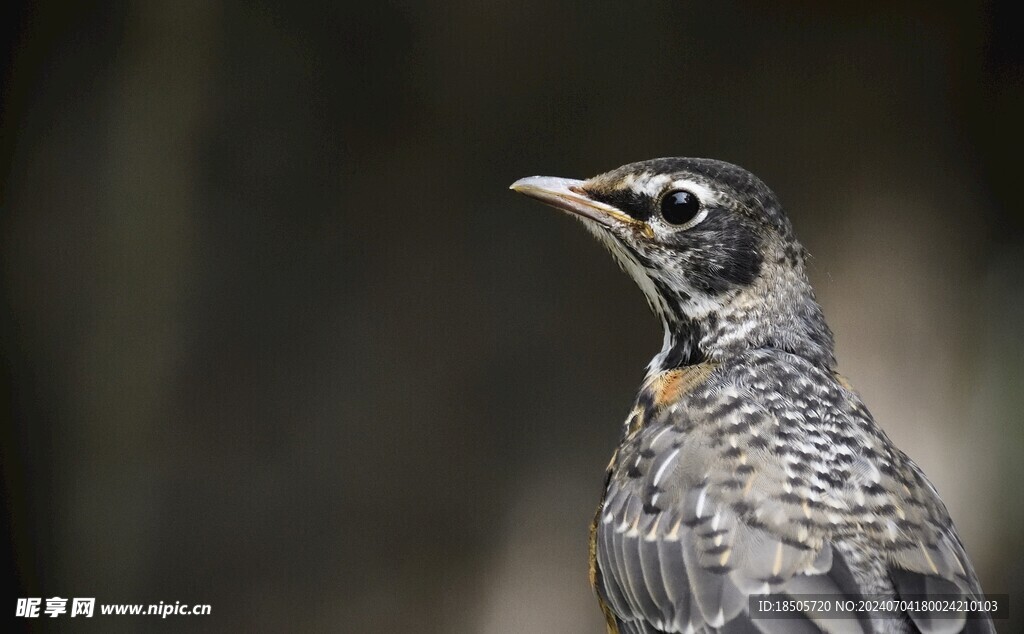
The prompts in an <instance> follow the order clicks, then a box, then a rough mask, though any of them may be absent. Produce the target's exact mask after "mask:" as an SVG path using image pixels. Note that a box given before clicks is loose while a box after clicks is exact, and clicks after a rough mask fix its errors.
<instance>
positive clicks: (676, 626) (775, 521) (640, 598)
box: [593, 349, 991, 632]
mask: <svg viewBox="0 0 1024 634" xmlns="http://www.w3.org/2000/svg"><path fill="white" fill-rule="evenodd" d="M594 540H595V543H594V546H595V548H594V552H595V561H594V562H593V565H594V568H595V574H594V579H595V584H596V588H597V591H598V593H599V595H600V596H601V598H602V599H603V602H604V603H605V609H606V613H609V615H610V617H611V619H610V622H611V623H613V624H614V625H613V627H618V629H619V631H620V632H687V631H705V630H707V631H716V630H717V629H719V628H722V629H723V630H725V631H729V630H732V629H736V628H740V627H744V626H745V627H746V628H753V629H741V630H739V631H753V632H761V631H765V632H768V631H786V632H788V631H821V630H824V631H836V632H860V631H891V632H903V631H917V630H922V631H934V632H946V631H949V632H955V631H961V629H962V628H963V626H964V625H965V621H964V619H963V617H962V616H960V617H954V618H949V615H943V616H944V617H946V618H942V619H934V618H932V617H933V616H936V615H928V614H925V613H910V614H908V613H906V612H900V613H897V614H893V615H891V617H889V618H883V619H875V620H874V621H873V622H869V620H868V618H867V617H865V616H863V615H862V617H861V619H860V620H858V619H856V618H835V617H837V616H838V615H836V614H833V615H831V616H829V615H825V614H815V613H813V612H812V613H806V612H799V613H797V614H793V615H791V616H794V617H796V618H795V620H794V619H786V620H776V619H758V620H756V621H754V620H752V619H751V614H750V612H749V607H750V604H749V597H750V596H752V595H754V596H758V595H764V594H769V593H770V594H771V595H773V597H775V598H779V599H787V598H789V599H791V598H797V599H800V598H801V597H803V598H813V597H810V596H809V595H817V594H820V595H829V596H831V597H835V598H836V599H840V598H845V599H847V600H851V601H857V600H860V599H862V598H879V597H881V598H900V597H913V598H923V597H925V596H934V597H938V596H940V595H941V596H944V597H946V598H950V597H949V595H957V596H964V597H966V598H971V597H975V598H977V597H980V595H981V592H980V588H979V585H978V582H977V579H976V577H975V575H974V572H973V570H972V569H971V566H970V563H969V560H968V559H967V557H966V555H965V554H964V550H963V547H962V546H961V544H960V541H959V539H958V537H957V535H956V533H955V529H954V527H953V525H952V522H951V521H950V519H949V516H948V514H947V512H946V509H945V507H944V506H943V505H942V503H941V501H940V500H939V498H938V496H937V495H936V493H935V491H934V489H933V488H932V486H931V485H930V484H929V483H928V482H927V480H925V478H924V476H923V475H922V474H921V472H920V470H919V469H918V468H917V467H916V466H915V465H914V464H913V463H912V462H911V461H910V460H909V459H908V458H907V457H906V456H905V455H904V454H903V453H902V452H900V451H899V450H898V449H896V448H895V447H894V446H893V445H892V443H891V442H890V441H889V439H888V438H887V437H886V436H885V434H884V433H883V432H882V431H881V430H880V429H879V428H878V427H877V426H876V425H875V423H874V421H873V420H872V418H871V415H870V413H869V412H868V411H867V410H866V408H865V407H864V405H863V404H862V403H861V401H860V399H859V398H858V397H857V395H856V394H855V393H854V392H853V391H852V390H850V389H849V388H848V386H847V385H846V383H845V381H844V380H843V379H842V378H841V377H839V376H838V375H835V374H833V373H831V372H829V371H826V370H823V369H822V368H820V367H818V366H816V365H814V364H812V363H810V362H808V361H806V360H804V359H803V358H801V357H799V356H797V355H793V354H789V353H786V352H782V351H778V350H771V349H763V350H752V351H748V352H746V353H744V354H741V355H738V356H736V357H733V358H730V359H727V360H723V361H721V362H719V363H702V364H699V365H694V366H687V367H683V368H678V369H673V370H669V371H666V372H661V373H658V374H655V375H654V376H652V377H650V378H649V379H648V380H647V381H646V382H645V384H644V386H643V388H642V389H641V391H640V393H639V396H638V398H637V402H636V406H635V408H634V409H633V411H632V412H631V413H630V415H629V418H628V419H627V421H626V428H625V430H624V437H623V441H622V443H621V445H620V447H619V449H618V451H617V452H616V457H615V459H614V460H613V463H612V465H611V467H610V474H609V480H608V488H607V491H606V494H605V499H604V501H603V503H602V505H601V508H600V510H599V512H598V516H597V518H596V520H595V531H594ZM967 625H969V627H968V630H970V629H971V627H977V628H980V629H979V630H978V631H991V630H990V628H991V625H990V624H989V622H987V621H984V620H972V621H967Z"/></svg>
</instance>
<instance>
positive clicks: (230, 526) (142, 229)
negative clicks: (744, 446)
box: [0, 0, 1024, 634]
mask: <svg viewBox="0 0 1024 634" xmlns="http://www.w3.org/2000/svg"><path fill="white" fill-rule="evenodd" d="M849 4H850V3H843V6H839V5H838V3H837V5H836V6H821V3H813V2H766V1H759V2H661V3H624V2H612V1H610V0H608V1H606V0H590V1H588V2H570V1H567V0H555V1H552V0H544V1H540V0H524V1H521V2H494V1H487V2H470V1H468V0H466V1H462V2H420V1H414V0H407V1H401V2H399V1H383V2H336V1H331V2H307V3H283V2H282V3H267V2H245V3H242V2H225V1H223V0H214V1H210V2H197V3H171V2H78V3H73V4H72V3H69V4H63V3H40V4H33V3H19V2H8V3H5V4H4V8H3V16H2V18H0V29H2V30H3V32H4V35H5V38H4V49H3V51H4V53H6V63H5V64H4V69H5V70H4V72H5V75H4V78H3V86H2V88H3V94H2V108H3V110H2V126H3V128H2V139H0V161H2V163H0V166H2V174H3V181H2V188H3V189H2V190H0V204H2V218H0V238H2V245H0V258H2V259H0V263H2V306H0V309H2V310H0V326H2V327H0V346H2V361H3V364H2V371H3V381H2V385H0V390H2V391H0V405H2V409H0V417H2V438H3V455H2V458H3V483H4V484H3V486H4V490H3V493H4V502H5V504H4V520H5V521H4V528H5V530H6V531H7V532H8V534H9V542H8V543H9V546H8V547H7V548H6V549H5V550H4V558H5V559H6V560H7V563H8V564H9V565H8V566H7V568H6V569H7V570H8V571H9V574H10V580H11V582H12V584H13V586H8V587H13V588H14V589H15V590H14V591H13V592H10V591H9V594H8V598H7V599H6V601H7V602H9V603H8V604H7V605H8V607H7V608H5V609H11V604H13V603H14V599H15V598H16V597H20V596H39V597H51V596H55V595H59V596H64V597H67V596H95V597H97V600H98V601H100V602H140V603H155V602H158V601H165V602H169V603H173V602H174V601H181V602H183V603H209V604H211V605H212V611H213V613H212V615H211V616H209V617H172V618H169V619H168V620H166V621H160V620H159V619H154V618H145V617H137V618H134V619H133V618H127V617H122V618H112V617H108V618H105V619H103V618H94V619H93V621H91V622H88V623H83V622H81V620H75V621H72V620H71V619H69V618H68V617H64V618H62V619H57V620H56V621H54V622H44V621H43V620H42V619H41V620H38V621H33V622H28V621H20V622H18V623H16V626H17V627H18V628H33V629H36V630H50V629H53V630H62V631H104V632H109V631H151V630H156V631H209V632H213V631H216V632H223V631H344V632H397V631H407V632H408V631H414V632H482V633H485V634H490V633H504V632H551V633H576V632H580V633H583V632H599V631H601V619H600V615H599V612H598V610H597V607H596V603H595V601H594V600H593V597H592V595H591V591H590V589H589V587H588V585H587V581H586V565H587V564H586V535H587V526H588V523H589V521H590V518H591V515H592V512H593V508H594V506H595V504H596V503H597V501H598V498H599V496H600V492H601V486H602V470H603V467H604V466H605V464H606V463H607V461H608V458H609V456H610V454H611V451H612V449H613V447H614V445H615V443H616V440H617V435H618V431H619V425H620V422H621V420H622V418H623V416H624V415H625V413H626V410H627V409H628V407H629V404H630V402H631V399H632V397H633V395H634V391H635V389H636V387H637V386H638V384H639V382H640V380H641V378H642V375H643V368H644V365H645V364H646V363H647V361H648V360H649V358H650V357H651V356H652V355H653V354H654V353H655V352H656V351H657V349H658V348H659V346H660V341H661V333H660V332H659V326H658V323H657V321H656V320H655V318H654V317H653V316H651V315H650V314H649V313H648V310H647V307H646V305H645V302H644V301H643V298H642V295H641V294H640V292H639V291H638V290H636V289H635V288H634V287H633V285H632V283H631V282H630V281H629V280H628V279H627V278H626V277H625V276H624V275H622V274H621V273H620V272H619V271H617V269H616V266H615V264H614V263H613V261H612V260H611V258H610V257H609V256H608V255H607V254H606V253H604V252H603V251H602V249H601V248H600V247H599V246H598V245H597V244H596V243H594V242H593V240H592V239H591V238H590V237H589V236H588V235H586V233H585V232H584V231H582V230H581V227H580V226H578V225H577V224H576V223H574V222H573V221H572V220H571V219H568V218H566V217H564V216H561V215H559V214H557V213H556V212H554V211H552V210H549V209H546V208H543V207H541V206H540V205H537V204H536V203H534V202H531V201H528V200H526V199H524V198H521V197H516V196H514V195H513V194H511V193H510V192H508V191H507V187H508V185H509V183H511V182H512V181H513V180H515V179H516V178H519V177H521V176H526V175H533V174H548V175H559V176H573V177H586V176H589V175H593V174H595V173H597V172H600V171H604V170H606V169H609V168H613V167H616V166H618V165H619V164H622V163H625V162H629V161H633V160H639V159H645V158H651V157H655V156H665V155H688V156H710V157H715V158H721V159H726V160H730V161H733V162H736V163H739V164H741V165H744V166H746V167H748V168H749V169H751V170H752V171H754V172H755V173H757V174H759V175H760V176H762V178H764V180H765V181H767V182H768V183H769V184H770V185H771V186H772V187H773V188H774V189H775V190H776V191H777V192H778V194H779V195H780V197H781V198H782V200H783V202H784V204H785V205H786V206H787V208H788V210H789V213H790V215H791V216H792V218H793V219H794V223H795V226H796V228H797V232H798V234H799V235H800V236H801V238H802V239H803V241H804V242H805V244H806V245H807V247H808V248H809V250H810V251H811V253H812V254H813V256H814V257H813V261H812V271H811V273H812V276H813V281H814V282H815V285H816V288H817V291H818V294H819V297H820V299H821V301H822V303H823V304H824V307H825V310H826V315H827V316H828V318H829V320H830V323H831V325H832V327H833V329H834V330H835V333H836V336H837V339H838V352H839V358H840V363H841V368H842V369H843V371H844V372H845V373H846V374H847V375H848V376H849V377H850V378H851V380H852V381H853V382H854V383H855V385H857V386H858V388H859V390H860V391H861V393H862V395H863V396H864V398H865V400H866V401H867V403H868V404H869V406H870V407H871V409H872V411H873V412H874V414H875V415H876V417H877V418H878V420H879V421H880V423H881V424H882V426H883V427H884V428H885V430H886V431H887V432H888V433H889V434H890V436H891V437H892V438H893V439H894V440H895V441H896V442H897V443H898V444H899V445H900V446H901V447H902V448H904V449H905V450H906V451H907V452H908V453H909V454H910V455H911V456H912V457H913V458H914V459H915V460H916V461H917V462H918V463H919V464H921V465H922V466H923V468H924V469H925V471H926V472H927V473H928V474H929V475H930V477H931V478H932V480H933V481H934V482H935V484H936V486H937V487H938V489H939V491H940V492H941V493H942V495H943V497H944V499H945V501H946V503H947V505H948V506H949V508H950V511H951V513H952V515H953V517H954V519H955V521H956V523H957V525H958V526H959V528H960V531H961V534H962V536H963V538H964V540H965V542H966V544H967V548H968V550H969V552H970V553H971V554H972V556H973V558H974V561H975V564H976V567H977V568H978V571H979V573H980V575H981V577H982V580H983V583H984V586H985V588H986V589H987V590H988V591H989V592H993V593H1004V592H1005V593H1010V594H1011V595H1012V597H1011V609H1010V611H1011V615H1012V616H1013V619H1014V620H1013V621H1012V622H1011V623H1009V624H1004V625H1005V631H1017V630H1020V629H1021V628H1024V619H1022V618H1021V617H1022V616H1024V612H1022V611H1024V533H1022V530H1021V527H1022V525H1024V504H1022V501H1024V499H1022V498H1024V496H1022V493H1021V491H1022V482H1024V461H1022V459H1021V456H1022V455H1024V430H1022V426H1021V423H1022V419H1024V414H1022V410H1024V389H1022V387H1024V330H1022V328H1021V323H1022V319H1024V285H1022V281H1024V280H1022V277H1024V276H1022V273H1024V250H1022V249H1024V223H1022V215H1021V203H1020V196H1021V187H1020V179H1021V172H1020V166H1021V161H1020V152H1021V147H1022V145H1024V143H1022V141H1024V135H1022V134H1021V132H1022V122H1021V113H1022V112H1024V99H1022V96H1024V51H1022V40H1021V38H1020V37H1019V29H1018V28H1017V26H1018V24H1019V22H1018V21H1016V20H1015V19H1013V18H1012V15H1016V12H1015V11H1014V10H1013V9H1012V8H1011V5H1012V3H1010V2H962V3H958V4H959V6H958V7H955V8H952V7H949V8H943V7H938V6H933V4H932V3H926V2H881V1H877V2H876V1H868V2H860V3H856V7H854V6H846V5H849ZM11 614H13V612H11Z"/></svg>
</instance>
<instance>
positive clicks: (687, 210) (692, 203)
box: [661, 189, 701, 225]
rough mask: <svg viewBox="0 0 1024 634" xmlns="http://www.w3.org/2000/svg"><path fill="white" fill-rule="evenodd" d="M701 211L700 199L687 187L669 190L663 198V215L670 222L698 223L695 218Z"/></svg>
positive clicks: (674, 223) (682, 223)
mask: <svg viewBox="0 0 1024 634" xmlns="http://www.w3.org/2000/svg"><path fill="white" fill-rule="evenodd" d="M700 211H701V205H700V199H698V198H697V197H696V196H695V195H693V193H691V192H688V191H686V190H685V189H677V190H676V191H674V192H669V193H667V194H665V195H664V196H663V197H662V199H661V215H662V217H663V218H665V221H666V222H668V223H669V224H673V225H685V224H697V223H696V222H693V220H694V219H695V218H696V217H697V214H699V213H700ZM698 222H699V221H698Z"/></svg>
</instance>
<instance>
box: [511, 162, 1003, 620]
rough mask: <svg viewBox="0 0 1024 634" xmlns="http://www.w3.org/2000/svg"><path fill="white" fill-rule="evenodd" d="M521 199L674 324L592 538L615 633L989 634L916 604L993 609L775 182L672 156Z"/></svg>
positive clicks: (955, 614) (529, 189) (593, 566)
mask: <svg viewBox="0 0 1024 634" xmlns="http://www.w3.org/2000/svg"><path fill="white" fill-rule="evenodd" d="M511 188H512V189H513V190H515V191H517V192H520V193H522V194H525V195H527V196H530V197H532V198H536V199H538V200H540V201H541V202H544V203H546V204H548V205H551V206H553V207H555V208H557V209H560V210H563V211H566V212H569V213H571V214H573V215H574V216H575V217H576V218H578V219H579V220H580V221H582V222H583V224H584V226H585V227H586V228H587V229H588V230H589V231H590V232H591V233H592V234H593V235H594V236H596V237H597V239H598V240H600V241H601V242H602V243H603V244H604V245H605V246H606V247H607V248H608V249H609V250H610V251H611V253H612V255H613V256H614V257H615V258H616V259H617V260H618V262H619V264H620V265H621V266H622V268H623V269H624V270H625V271H626V272H627V273H628V274H629V275H630V276H631V277H632V278H633V279H634V280H635V281H636V283H637V284H638V285H639V286H640V289H641V290H642V291H643V293H644V295H646V297H647V300H648V302H649V303H650V305H651V307H652V308H653V309H654V311H655V312H656V313H657V314H658V316H659V317H660V318H661V321H662V324H663V326H664V331H665V337H664V344H663V346H662V349H661V351H660V352H659V353H658V354H657V355H656V356H655V357H654V359H653V360H652V361H651V363H650V365H649V366H648V368H647V375H646V378H645V379H644V382H643V384H642V386H641V388H640V391H639V393H638V395H637V397H636V401H635V403H634V405H633V407H632V409H631V411H630V413H629V415H628V416H627V418H626V421H625V423H624V425H623V429H622V438H621V442H620V444H619V447H618V449H617V450H616V451H615V454H614V456H613V457H612V460H611V463H610V464H609V467H608V472H607V484H606V487H605V492H604V497H603V500H602V501H601V505H600V506H599V508H598V511H597V515H596V517H595V519H594V524H593V527H592V530H591V547H590V553H591V562H590V576H591V582H592V584H593V586H594V588H595V590H596V592H597V595H598V599H599V602H600V604H601V607H602V610H603V611H604V614H605V617H606V621H607V627H608V632H609V633H621V634H627V633H628V634H651V633H656V632H719V631H721V632H732V631H735V632H918V631H921V632H961V631H969V632H992V631H994V629H993V626H992V621H991V619H990V618H988V616H987V615H986V614H985V613H982V612H979V611H975V612H972V611H971V608H970V607H968V608H967V609H964V608H965V604H963V603H953V604H944V605H945V607H942V605H943V604H937V603H936V602H934V601H933V602H924V603H922V601H923V600H926V599H945V600H953V599H963V600H966V601H971V600H978V599H983V598H984V596H983V595H982V591H981V587H980V585H979V583H978V579H977V576H976V575H975V573H974V570H973V567H972V565H971V562H970V560H969V559H968V557H967V554H966V552H965V550H964V546H963V544H962V543H961V541H960V538H959V537H958V535H957V533H956V529H955V528H954V526H953V523H952V521H951V520H950V517H949V513H948V512H947V511H946V508H945V506H944V505H943V503H942V501H941V500H940V499H939V495H938V493H937V492H936V491H935V488H934V487H933V486H932V485H931V483H930V482H929V481H928V480H927V479H926V478H925V476H924V474H923V473H922V472H921V469H920V468H918V467H917V465H915V464H914V463H913V462H912V461H911V460H910V458H908V457H907V456H906V455H905V454H904V453H903V452H902V451H900V450H899V449H897V448H896V447H895V446H894V445H893V443H892V441H890V440H889V438H888V437H887V436H886V435H885V433H884V432H883V431H882V430H881V429H880V428H879V427H878V426H877V425H876V424H875V421H874V419H873V418H872V416H871V414H870V412H868V410H867V408H866V407H865V406H864V404H863V402H862V401H861V399H860V397H859V396H858V395H857V393H856V392H854V391H853V389H852V388H851V387H850V384H849V383H848V382H847V381H846V380H845V379H844V378H843V377H842V376H841V375H840V374H838V373H837V371H836V359H835V354H834V347H833V339H832V332H831V331H830V330H829V327H828V325H827V324H826V323H825V318H824V315H823V314H822V310H821V307H820V306H819V305H818V303H817V301H816V300H815V296H814V291H813V290H812V288H811V286H810V283H809V282H808V279H807V274H806V270H805V260H806V251H805V250H804V248H803V247H802V246H801V245H800V243H799V242H797V240H796V237H795V236H794V234H793V229H792V227H791V225H790V222H789V220H788V219H787V217H786V216H785V214H784V213H783V210H782V207H781V205H780V204H779V202H778V199H777V198H776V196H775V194H774V193H773V192H772V191H771V190H770V189H769V188H768V187H767V186H766V185H765V184H764V183H762V182H761V180H759V179H758V178H757V177H756V176H754V175H753V174H751V173H749V172H747V171H746V170H744V169H742V168H740V167H737V166H735V165H731V164H729V163H724V162H721V161H716V160H710V159H692V158H662V159H654V160H649V161H643V162H639V163H632V164H629V165H625V166H623V167H620V168H618V169H615V170H613V171H611V172H608V173H605V174H601V175H600V176H596V177H594V178H591V179H589V180H586V181H581V180H572V179H567V178H551V177H541V176H537V177H532V178H524V179H521V180H519V181H516V182H515V183H514V184H513V185H512V187H511ZM808 599H832V601H830V602H825V601H813V600H808ZM879 599H885V600H888V603H886V602H884V601H883V602H879V603H870V602H869V601H872V600H879ZM915 601H916V603H915ZM966 605H967V606H969V605H970V604H966ZM950 606H952V607H950ZM954 608H955V609H954ZM850 612H853V613H854V614H850ZM779 617H782V618H779ZM841 617H847V618H841Z"/></svg>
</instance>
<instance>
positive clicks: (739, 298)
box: [648, 266, 836, 375]
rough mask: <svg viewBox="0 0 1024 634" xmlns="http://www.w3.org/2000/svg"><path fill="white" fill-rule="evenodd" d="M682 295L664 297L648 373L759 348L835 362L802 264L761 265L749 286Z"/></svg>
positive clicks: (826, 364)
mask: <svg viewBox="0 0 1024 634" xmlns="http://www.w3.org/2000/svg"><path fill="white" fill-rule="evenodd" d="M682 295H683V296H684V297H686V298H687V299H685V300H678V299H677V300H676V301H675V302H668V303H667V305H668V306H669V307H670V308H669V309H668V310H666V311H664V312H663V313H662V315H661V318H662V324H663V326H664V330H665V335H664V340H663V344H662V349H661V352H659V353H658V355H657V356H656V357H654V359H653V360H652V361H651V363H650V365H649V366H648V374H649V375H653V374H657V373H660V372H664V371H666V370H671V369H674V368H679V367H684V366H689V365H696V364H698V363H703V362H705V361H716V362H721V361H724V360H726V359H728V358H729V357H732V356H736V355H739V354H742V353H744V352H746V351H749V350H758V349H776V350H780V351H783V352H788V353H791V354H795V355H798V356H801V357H803V358H805V359H807V360H808V361H810V362H811V363H814V364H815V365H819V366H821V367H823V368H826V369H830V370H831V369H834V368H835V365H836V361H835V353H834V344H833V340H832V332H831V330H829V327H828V325H827V324H826V323H825V317H824V314H823V313H822V310H821V306H819V305H818V303H817V301H816V300H815V298H814V292H813V290H812V289H811V287H810V284H809V283H808V281H807V277H806V275H805V274H804V271H803V268H802V266H801V267H798V268H796V269H792V268H782V267H778V268H777V269H774V270H772V269H768V270H765V271H762V275H761V276H760V277H759V278H758V280H757V281H756V282H755V283H754V284H753V285H752V286H749V287H745V288H742V289H734V290H731V291H727V292H725V293H723V294H721V295H719V296H716V297H708V296H706V295H700V294H682Z"/></svg>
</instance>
